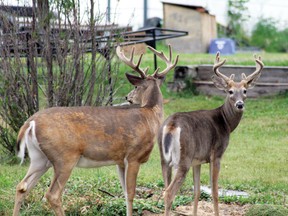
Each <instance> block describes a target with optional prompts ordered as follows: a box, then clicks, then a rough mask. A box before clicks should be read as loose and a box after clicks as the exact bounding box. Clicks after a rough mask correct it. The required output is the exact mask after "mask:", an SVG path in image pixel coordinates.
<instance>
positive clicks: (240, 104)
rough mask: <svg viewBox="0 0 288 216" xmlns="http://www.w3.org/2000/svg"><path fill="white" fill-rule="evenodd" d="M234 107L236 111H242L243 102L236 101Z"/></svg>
mask: <svg viewBox="0 0 288 216" xmlns="http://www.w3.org/2000/svg"><path fill="white" fill-rule="evenodd" d="M235 106H236V108H237V109H238V110H243V109H244V102H243V101H237V102H236V103H235Z"/></svg>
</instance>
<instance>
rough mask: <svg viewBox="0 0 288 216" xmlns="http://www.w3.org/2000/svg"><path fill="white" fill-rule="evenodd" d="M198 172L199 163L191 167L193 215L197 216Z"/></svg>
mask: <svg viewBox="0 0 288 216" xmlns="http://www.w3.org/2000/svg"><path fill="white" fill-rule="evenodd" d="M200 172H201V165H197V166H194V167H193V183H194V206H193V216H197V208H198V201H199V198H200V194H201V192H200Z"/></svg>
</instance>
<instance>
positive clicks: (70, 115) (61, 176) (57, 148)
mask: <svg viewBox="0 0 288 216" xmlns="http://www.w3.org/2000/svg"><path fill="white" fill-rule="evenodd" d="M148 48H149V49H150V50H151V51H152V52H153V53H154V54H156V55H157V56H158V57H160V58H161V59H162V60H164V61H165V62H166V64H167V67H166V68H165V69H164V70H163V71H162V72H159V70H158V69H157V70H156V71H155V72H154V73H153V75H152V76H150V75H147V74H146V72H147V70H148V68H146V69H145V70H143V69H141V68H140V63H141V59H142V55H143V54H142V55H141V56H140V58H139V61H138V63H136V64H135V63H134V62H133V57H134V49H132V52H131V57H130V59H128V58H126V57H125V55H124V54H123V52H121V50H120V47H117V49H116V52H117V55H118V57H119V58H120V59H121V60H122V61H123V62H124V63H126V64H127V65H129V66H130V67H131V68H132V69H133V70H134V71H136V72H138V73H139V74H140V77H138V76H135V75H131V74H128V73H126V76H127V78H128V80H129V82H130V83H131V84H132V85H134V86H135V89H134V90H132V91H131V92H130V93H129V95H128V97H127V100H128V101H129V102H130V103H133V104H138V105H137V106H123V107H121V106H118V107H54V108H49V109H45V110H42V111H39V112H37V113H35V114H34V115H33V116H31V117H30V118H29V119H28V120H27V121H26V122H25V123H24V125H23V126H22V127H21V129H20V132H19V135H18V141H17V150H18V156H19V157H20V158H21V159H22V161H23V159H24V155H25V148H27V149H28V153H29V157H30V167H29V170H28V172H27V174H26V176H25V177H24V179H23V180H22V181H21V182H20V183H19V184H18V185H17V188H16V197H15V206H14V211H13V215H18V214H19V211H20V207H21V204H22V202H23V200H24V198H25V196H26V195H27V194H28V193H29V192H30V191H31V189H32V188H33V187H34V186H35V184H36V183H37V182H38V180H39V178H40V177H41V176H42V175H43V174H44V173H45V172H46V171H47V170H48V169H49V168H50V167H53V169H54V178H53V180H52V182H51V185H50V188H49V190H48V192H47V193H46V198H47V200H48V202H49V203H50V205H51V207H52V209H53V210H54V212H55V214H56V215H64V210H63V208H62V198H61V197H62V192H63V188H64V186H65V184H66V182H67V180H68V178H69V176H70V174H71V172H72V169H73V168H74V167H75V166H78V167H84V168H88V167H100V166H108V165H117V168H118V173H119V178H120V182H121V185H122V187H123V190H124V193H125V198H126V207H127V215H128V216H132V206H133V198H134V195H135V188H136V178H137V174H138V171H139V166H140V164H142V163H145V162H146V161H147V160H148V158H149V155H150V153H151V151H152V148H153V144H154V138H155V136H156V134H157V131H158V129H159V127H160V124H161V122H162V113H163V108H162V100H163V99H162V94H161V91H160V85H161V83H162V82H163V79H164V78H165V76H166V74H167V73H168V72H169V71H170V70H171V69H172V68H173V67H175V65H176V64H177V61H178V56H177V57H176V60H175V62H174V63H172V51H171V47H170V46H169V52H170V53H169V54H170V56H169V58H167V57H166V56H165V55H164V54H163V52H158V51H156V50H155V49H153V48H152V47H148Z"/></svg>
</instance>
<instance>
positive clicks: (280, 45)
mask: <svg viewBox="0 0 288 216" xmlns="http://www.w3.org/2000/svg"><path fill="white" fill-rule="evenodd" d="M276 24H277V21H276V20H274V19H271V18H269V19H267V18H261V19H260V20H259V21H258V22H257V24H256V26H255V28H254V30H253V31H252V36H251V45H253V46H258V47H260V48H262V49H264V50H265V51H267V52H288V41H287V37H288V28H286V29H284V30H279V29H278V28H277V25H276Z"/></svg>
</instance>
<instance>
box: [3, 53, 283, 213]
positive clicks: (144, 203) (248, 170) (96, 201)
mask: <svg viewBox="0 0 288 216" xmlns="http://www.w3.org/2000/svg"><path fill="white" fill-rule="evenodd" d="M149 55H151V54H150V53H148V56H149ZM227 58H228V63H231V64H253V65H254V62H253V56H252V54H251V55H250V54H237V55H234V56H231V57H230V56H228V57H227ZM151 59H152V58H151ZM266 59H267V60H266ZM145 61H146V63H147V64H150V65H152V63H151V61H149V63H148V60H145V59H144V65H145ZM213 61H214V57H213V56H212V55H208V54H203V55H196V54H194V55H193V54H190V55H188V54H184V55H181V58H180V62H179V65H181V64H183V65H184V64H200V63H211V64H212V63H213ZM263 61H264V63H265V65H288V57H287V54H286V55H284V54H282V55H281V54H266V53H264V54H263ZM160 66H161V64H160ZM162 67H163V66H162ZM125 69H126V67H124V66H122V68H121V70H123V71H124V70H125ZM172 76H173V75H172V73H170V74H169V77H168V78H167V79H168V81H169V79H170V80H171V78H172ZM125 85H126V84H125ZM129 88H131V87H125V88H123V89H122V90H121V91H123V92H124V91H125V92H126V93H127V92H128V91H129ZM215 89H216V88H215ZM162 91H163V95H164V98H165V99H167V100H168V101H169V102H168V103H166V104H165V105H164V111H165V117H167V116H168V115H170V114H172V113H174V112H179V111H191V110H196V109H212V108H216V107H217V106H220V105H221V104H222V103H223V102H224V98H221V97H206V96H203V95H198V96H195V95H190V94H189V93H185V94H181V95H178V94H175V93H170V92H168V91H167V89H166V88H165V86H163V88H162ZM248 94H249V92H248ZM287 108H288V95H287V94H286V95H280V96H275V97H269V98H258V99H249V97H248V99H247V100H246V110H245V113H244V116H243V119H242V121H241V122H240V125H239V126H238V128H237V129H236V130H235V131H234V132H233V133H232V135H231V139H230V144H229V146H228V149H227V150H226V152H225V154H224V157H223V159H222V166H221V171H220V177H219V187H221V188H225V189H233V190H241V191H242V190H243V191H246V192H248V193H249V197H246V198H244V197H221V202H227V203H234V202H237V203H239V204H245V203H251V204H273V205H280V206H286V208H287V200H288V166H287V164H288V147H287V144H288V112H287ZM28 164H29V163H28V162H27V164H24V165H22V166H19V165H9V164H7V163H2V164H0V215H11V214H12V209H13V205H14V194H15V187H16V185H17V183H19V181H20V180H21V179H22V178H23V177H24V175H25V173H26V171H27V168H28ZM202 167H203V168H202V174H201V184H202V185H208V184H209V173H208V165H203V166H202ZM51 175H52V171H51V170H50V171H49V172H48V173H47V174H45V175H44V176H43V177H42V178H41V180H40V182H39V184H38V185H37V187H36V188H35V189H34V190H33V191H32V192H31V193H30V194H29V196H28V197H27V198H26V201H25V203H24V205H23V206H22V210H21V215H53V214H52V212H51V210H50V207H49V204H48V203H47V202H46V201H45V199H43V197H44V194H45V192H46V191H47V189H48V186H49V184H50V179H51ZM192 185H193V182H192V173H190V174H189V175H188V176H187V178H186V181H185V183H184V185H183V187H182V188H181V190H180V193H179V194H178V197H177V198H176V200H175V201H174V206H176V205H183V204H187V203H189V202H191V200H192V190H191V189H192ZM99 189H100V190H99ZM162 190H163V180H162V176H161V167H160V159H159V152H158V146H157V144H155V147H154V150H153V152H152V154H151V156H150V159H149V161H148V162H147V163H146V164H143V165H142V166H141V168H140V173H139V177H138V181H137V196H136V199H135V201H134V207H135V213H137V214H141V212H142V211H143V209H149V210H151V211H156V212H157V211H160V212H161V211H162V210H163V200H162V198H161V193H162ZM105 192H109V194H110V195H109V194H107V193H105ZM201 198H202V199H208V200H209V199H210V197H209V196H207V195H205V194H202V195H201ZM63 203H64V207H65V211H66V213H67V215H80V214H87V215H115V214H117V215H123V214H125V199H124V195H123V192H122V189H121V186H120V182H119V180H118V176H117V172H116V168H115V167H114V166H111V167H103V168H98V169H79V168H75V169H74V171H73V174H72V176H71V177H70V179H69V181H68V183H67V185H66V189H65V192H64V196H63Z"/></svg>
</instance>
